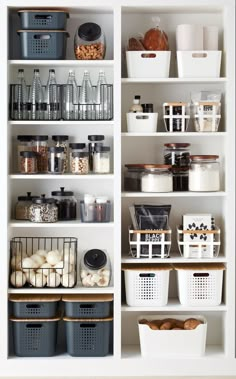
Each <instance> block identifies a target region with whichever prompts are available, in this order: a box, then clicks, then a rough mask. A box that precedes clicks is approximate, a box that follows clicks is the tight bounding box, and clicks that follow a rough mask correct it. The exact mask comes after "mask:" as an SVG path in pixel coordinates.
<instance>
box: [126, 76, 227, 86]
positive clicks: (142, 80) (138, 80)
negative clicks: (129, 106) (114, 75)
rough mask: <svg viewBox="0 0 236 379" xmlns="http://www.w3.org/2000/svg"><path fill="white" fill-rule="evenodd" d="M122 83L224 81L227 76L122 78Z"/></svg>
mask: <svg viewBox="0 0 236 379" xmlns="http://www.w3.org/2000/svg"><path fill="white" fill-rule="evenodd" d="M121 82H122V84H142V83H143V84H145V83H147V84H161V83H165V84H185V83H189V84H191V83H226V82H227V78H225V77H224V78H122V79H121Z"/></svg>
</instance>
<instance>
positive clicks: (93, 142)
mask: <svg viewBox="0 0 236 379" xmlns="http://www.w3.org/2000/svg"><path fill="white" fill-rule="evenodd" d="M104 139H105V137H104V136H103V135H90V136H88V140H89V141H90V142H89V144H88V150H89V170H90V171H92V172H93V157H94V153H95V147H97V146H103V142H102V141H104Z"/></svg>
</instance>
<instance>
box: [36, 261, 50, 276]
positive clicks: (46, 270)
mask: <svg viewBox="0 0 236 379" xmlns="http://www.w3.org/2000/svg"><path fill="white" fill-rule="evenodd" d="M36 272H37V273H38V274H43V275H45V276H48V275H49V274H51V273H52V272H54V270H53V268H52V266H51V265H50V264H49V263H43V264H42V266H40V268H38V270H37V271H36Z"/></svg>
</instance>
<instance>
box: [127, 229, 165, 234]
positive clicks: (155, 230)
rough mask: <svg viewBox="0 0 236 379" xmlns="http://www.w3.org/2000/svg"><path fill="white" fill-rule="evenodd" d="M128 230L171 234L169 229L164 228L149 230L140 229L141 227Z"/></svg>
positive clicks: (140, 232)
mask: <svg viewBox="0 0 236 379" xmlns="http://www.w3.org/2000/svg"><path fill="white" fill-rule="evenodd" d="M130 232H131V233H133V234H154V233H158V234H171V229H166V230H163V229H153V230H152V229H150V230H141V229H137V230H132V229H130Z"/></svg>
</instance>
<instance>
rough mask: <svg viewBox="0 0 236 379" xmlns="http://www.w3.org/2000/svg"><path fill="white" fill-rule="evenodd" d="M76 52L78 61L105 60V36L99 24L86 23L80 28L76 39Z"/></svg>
mask: <svg viewBox="0 0 236 379" xmlns="http://www.w3.org/2000/svg"><path fill="white" fill-rule="evenodd" d="M74 52H75V58H76V59H82V60H97V59H104V57H105V53H106V42H105V35H104V33H103V31H102V29H101V27H100V26H99V25H98V24H95V23H94V22H86V23H84V24H82V25H80V26H79V27H78V29H77V30H76V33H75V38H74Z"/></svg>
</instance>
